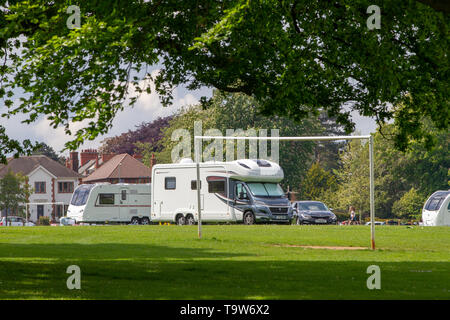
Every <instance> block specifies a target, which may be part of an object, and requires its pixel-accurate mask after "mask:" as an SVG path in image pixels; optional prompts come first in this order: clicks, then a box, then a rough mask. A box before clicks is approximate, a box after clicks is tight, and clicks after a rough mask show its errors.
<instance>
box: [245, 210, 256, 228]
mask: <svg viewBox="0 0 450 320" xmlns="http://www.w3.org/2000/svg"><path fill="white" fill-rule="evenodd" d="M244 224H246V225H252V224H255V215H254V214H253V212H251V211H247V212H246V213H244Z"/></svg>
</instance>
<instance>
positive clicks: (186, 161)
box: [179, 158, 194, 163]
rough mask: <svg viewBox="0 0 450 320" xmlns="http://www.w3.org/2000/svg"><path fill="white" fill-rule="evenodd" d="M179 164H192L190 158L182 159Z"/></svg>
mask: <svg viewBox="0 0 450 320" xmlns="http://www.w3.org/2000/svg"><path fill="white" fill-rule="evenodd" d="M179 163H194V161H192V159H191V158H183V159H181V160H180V162H179Z"/></svg>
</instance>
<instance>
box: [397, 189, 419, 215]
mask: <svg viewBox="0 0 450 320" xmlns="http://www.w3.org/2000/svg"><path fill="white" fill-rule="evenodd" d="M424 201H425V197H424V196H422V195H421V194H419V193H418V192H417V190H416V189H414V188H411V189H410V190H409V191H408V192H406V193H405V194H404V195H403V196H402V197H401V198H400V199H399V200H397V201H396V202H394V205H393V206H392V213H393V214H394V215H395V216H396V217H398V218H400V219H411V218H414V217H417V216H418V215H420V211H421V210H422V207H423V203H424Z"/></svg>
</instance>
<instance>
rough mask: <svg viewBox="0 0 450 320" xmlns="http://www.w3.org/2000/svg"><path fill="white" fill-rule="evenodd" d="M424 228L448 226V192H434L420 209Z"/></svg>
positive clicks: (449, 209)
mask: <svg viewBox="0 0 450 320" xmlns="http://www.w3.org/2000/svg"><path fill="white" fill-rule="evenodd" d="M422 221H423V225H424V226H450V190H447V191H442V190H440V191H436V192H435V193H433V194H432V195H431V196H430V197H429V198H428V200H427V202H425V205H424V207H423V209H422Z"/></svg>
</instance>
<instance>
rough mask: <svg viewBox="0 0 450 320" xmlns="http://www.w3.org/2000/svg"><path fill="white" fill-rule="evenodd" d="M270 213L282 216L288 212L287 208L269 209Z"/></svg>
mask: <svg viewBox="0 0 450 320" xmlns="http://www.w3.org/2000/svg"><path fill="white" fill-rule="evenodd" d="M270 211H271V212H272V213H273V214H282V213H287V212H288V207H270Z"/></svg>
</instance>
